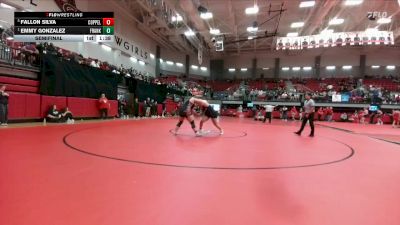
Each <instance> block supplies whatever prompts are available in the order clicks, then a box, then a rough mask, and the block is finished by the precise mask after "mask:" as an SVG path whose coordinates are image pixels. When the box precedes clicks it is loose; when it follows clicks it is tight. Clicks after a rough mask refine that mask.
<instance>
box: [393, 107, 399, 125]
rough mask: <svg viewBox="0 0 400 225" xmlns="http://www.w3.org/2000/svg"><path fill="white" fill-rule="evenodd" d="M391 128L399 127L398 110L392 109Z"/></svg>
mask: <svg viewBox="0 0 400 225" xmlns="http://www.w3.org/2000/svg"><path fill="white" fill-rule="evenodd" d="M392 115H393V124H392V126H393V128H396V127H399V125H400V110H393V113H392Z"/></svg>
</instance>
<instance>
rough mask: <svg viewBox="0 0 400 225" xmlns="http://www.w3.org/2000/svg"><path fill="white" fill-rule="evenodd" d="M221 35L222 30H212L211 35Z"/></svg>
mask: <svg viewBox="0 0 400 225" xmlns="http://www.w3.org/2000/svg"><path fill="white" fill-rule="evenodd" d="M219 33H220V30H219V29H213V28H210V34H213V35H217V34H219Z"/></svg>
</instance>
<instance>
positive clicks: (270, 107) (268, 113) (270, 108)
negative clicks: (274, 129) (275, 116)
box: [263, 105, 275, 123]
mask: <svg viewBox="0 0 400 225" xmlns="http://www.w3.org/2000/svg"><path fill="white" fill-rule="evenodd" d="M264 108H265V116H264V121H263V122H264V123H265V121H266V120H267V118H268V121H269V123H271V120H272V112H273V111H274V108H275V106H273V105H266V106H264Z"/></svg>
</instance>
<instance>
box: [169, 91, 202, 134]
mask: <svg viewBox="0 0 400 225" xmlns="http://www.w3.org/2000/svg"><path fill="white" fill-rule="evenodd" d="M193 108H194V98H190V99H189V100H187V101H186V102H185V103H183V105H182V106H181V107H180V108H179V110H178V113H179V121H178V123H177V124H176V127H175V130H174V133H175V134H177V133H178V130H179V128H180V127H181V125H182V123H183V121H184V120H185V118H186V119H187V120H188V121H189V122H190V125H191V126H192V129H193V131H194V133H195V134H197V130H196V125H195V123H194V116H193Z"/></svg>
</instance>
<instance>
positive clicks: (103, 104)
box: [98, 93, 110, 119]
mask: <svg viewBox="0 0 400 225" xmlns="http://www.w3.org/2000/svg"><path fill="white" fill-rule="evenodd" d="M98 103H99V110H100V117H101V119H107V117H108V109H109V108H110V103H109V102H108V99H107V98H106V95H105V94H104V93H103V94H101V97H100V98H99V100H98Z"/></svg>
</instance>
